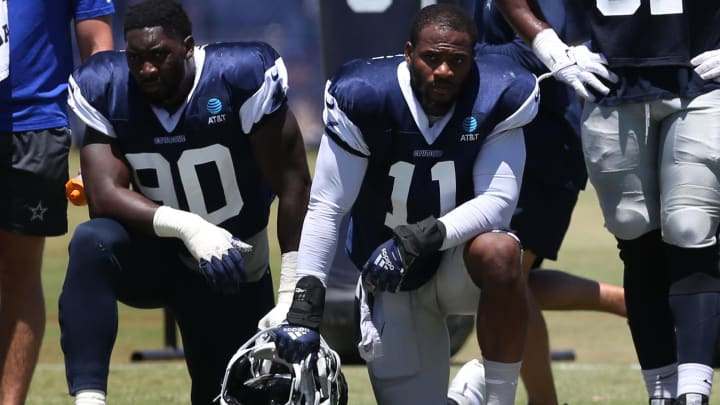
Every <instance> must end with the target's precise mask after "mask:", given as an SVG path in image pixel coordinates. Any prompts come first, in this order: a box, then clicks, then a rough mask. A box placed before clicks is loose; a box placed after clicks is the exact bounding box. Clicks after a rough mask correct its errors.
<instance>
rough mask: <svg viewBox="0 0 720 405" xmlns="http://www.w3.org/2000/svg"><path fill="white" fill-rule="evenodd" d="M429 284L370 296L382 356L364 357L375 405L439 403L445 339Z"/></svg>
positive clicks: (443, 378) (443, 391)
mask: <svg viewBox="0 0 720 405" xmlns="http://www.w3.org/2000/svg"><path fill="white" fill-rule="evenodd" d="M432 284H433V281H432V280H431V281H429V282H428V283H426V284H424V285H423V286H422V287H420V288H418V289H416V290H413V291H403V292H399V293H388V292H384V293H381V294H379V295H378V296H376V297H375V302H374V308H373V322H374V323H375V326H376V327H377V329H378V331H380V338H381V341H382V347H383V356H381V357H378V358H376V359H373V360H372V361H370V362H369V363H368V371H369V375H370V380H371V382H372V386H373V391H374V393H375V398H376V400H377V403H378V404H410V403H414V404H419V403H427V404H440V403H445V402H444V401H445V398H446V395H447V382H448V379H449V372H450V371H449V369H450V364H449V356H450V354H449V352H450V343H449V337H448V331H447V326H446V324H445V318H446V314H445V313H444V312H442V310H441V309H440V308H439V307H438V305H437V299H436V297H435V291H434V288H432Z"/></svg>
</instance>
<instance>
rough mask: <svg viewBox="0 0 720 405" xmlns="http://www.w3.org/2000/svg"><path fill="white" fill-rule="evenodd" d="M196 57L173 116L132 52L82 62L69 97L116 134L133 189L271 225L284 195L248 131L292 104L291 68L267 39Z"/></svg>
mask: <svg viewBox="0 0 720 405" xmlns="http://www.w3.org/2000/svg"><path fill="white" fill-rule="evenodd" d="M194 57H195V60H196V66H197V69H198V70H197V73H196V78H195V84H194V88H193V89H192V91H191V93H190V95H189V96H188V99H187V101H186V104H185V105H184V106H183V107H181V108H180V110H179V111H178V112H176V113H175V114H174V115H173V116H168V115H167V112H165V111H164V110H160V111H158V109H157V108H154V107H152V106H151V105H150V104H149V103H148V102H147V101H146V100H145V99H144V97H143V95H142V93H141V91H140V88H139V87H138V86H137V84H136V82H135V81H134V80H133V79H132V77H131V76H130V74H129V71H128V67H127V63H126V58H125V55H124V53H122V52H104V53H100V54H97V55H95V56H94V57H93V58H91V59H90V60H89V61H88V63H87V64H85V65H83V66H82V67H80V68H79V69H78V70H76V71H75V72H74V73H73V75H72V76H71V78H70V90H71V92H70V93H71V94H70V99H69V102H70V104H71V106H73V108H74V110H75V111H76V112H78V115H79V116H80V117H81V118H82V119H83V121H85V123H86V124H88V125H89V126H91V127H93V128H95V129H97V130H98V131H100V132H102V133H104V134H106V135H108V136H110V137H114V138H115V139H116V141H117V143H118V144H119V146H120V149H121V150H122V151H123V153H124V158H125V159H126V160H127V162H128V164H129V165H130V167H131V168H132V171H133V179H132V186H133V189H135V190H136V191H138V192H140V193H141V194H143V195H144V196H146V197H148V198H150V199H151V200H153V201H155V202H157V203H159V204H164V205H168V206H171V207H174V208H179V209H183V210H187V211H190V212H194V213H196V214H198V215H200V216H202V217H203V218H205V219H206V220H208V221H209V222H211V223H213V224H216V225H220V226H222V227H224V228H226V229H227V230H228V231H230V232H231V233H232V234H233V235H235V236H237V237H239V238H241V239H245V238H247V237H249V236H252V235H254V234H255V233H257V232H258V231H260V230H262V229H263V228H265V227H266V226H267V222H268V217H269V210H270V204H271V202H272V200H273V198H274V195H273V194H272V192H271V191H270V189H269V187H268V185H267V184H266V183H265V182H264V180H263V177H262V175H261V173H260V170H259V168H258V165H257V162H256V161H255V157H254V156H253V153H252V149H251V145H250V142H249V139H248V137H249V136H250V134H251V133H252V130H253V127H254V126H255V125H256V124H257V123H258V122H259V121H261V120H262V119H263V117H264V116H265V115H267V114H270V113H272V112H274V111H276V110H277V109H279V108H281V107H282V106H283V105H285V103H286V101H287V100H286V91H287V85H286V82H287V71H286V69H285V66H284V64H283V61H282V59H281V58H280V57H279V56H278V54H277V53H276V52H275V50H274V49H273V48H271V47H270V46H269V45H267V44H264V43H260V42H248V43H220V44H214V45H208V46H204V47H201V48H197V49H196V51H195V56H194Z"/></svg>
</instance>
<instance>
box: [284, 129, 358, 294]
mask: <svg viewBox="0 0 720 405" xmlns="http://www.w3.org/2000/svg"><path fill="white" fill-rule="evenodd" d="M366 170H367V159H365V158H363V157H360V156H358V155H354V154H352V153H350V152H348V151H347V150H345V149H343V148H341V147H340V146H339V145H338V144H337V143H335V142H334V141H333V140H331V139H330V138H329V137H328V136H327V135H324V136H323V137H322V139H321V141H320V148H319V150H318V156H317V161H316V164H315V174H314V176H313V184H312V189H311V190H310V203H309V205H308V210H307V214H306V215H305V221H304V222H303V227H302V233H301V236H300V249H299V250H298V265H297V277H298V279H300V278H302V277H304V276H308V275H310V276H315V277H317V278H319V279H320V281H322V282H323V284H326V279H327V273H328V272H329V271H330V268H331V266H332V264H333V259H334V257H335V249H336V247H337V243H338V237H339V235H338V230H339V229H340V225H341V222H342V219H343V217H344V216H345V214H346V213H348V212H349V211H350V209H351V208H352V206H353V203H354V202H355V199H356V198H357V196H358V194H359V193H360V187H361V186H362V182H363V178H364V176H365V171H366Z"/></svg>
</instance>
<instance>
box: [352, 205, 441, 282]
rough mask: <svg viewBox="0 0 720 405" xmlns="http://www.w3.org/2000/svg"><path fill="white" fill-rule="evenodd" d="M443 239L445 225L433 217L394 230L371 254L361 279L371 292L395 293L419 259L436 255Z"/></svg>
mask: <svg viewBox="0 0 720 405" xmlns="http://www.w3.org/2000/svg"><path fill="white" fill-rule="evenodd" d="M444 240H445V226H444V225H443V223H442V222H440V221H438V220H437V219H435V218H433V217H428V218H425V219H423V220H422V221H420V222H417V223H414V224H408V225H399V226H397V227H395V229H393V237H392V238H391V239H388V240H387V241H385V242H383V243H382V244H381V245H380V246H378V247H377V248H376V249H375V251H373V253H372V254H371V255H370V258H369V259H368V261H367V262H366V263H365V265H364V266H363V268H362V275H361V277H362V280H363V283H364V284H365V286H366V288H368V290H369V291H370V292H371V293H373V294H374V293H377V292H380V291H390V292H397V291H399V290H400V288H401V286H402V282H403V280H404V279H405V278H406V277H407V275H408V274H409V272H410V271H411V270H412V265H413V263H414V262H415V260H416V259H417V258H418V257H421V256H423V255H426V254H429V253H433V252H436V251H438V250H439V249H440V247H441V246H442V243H443V241H444Z"/></svg>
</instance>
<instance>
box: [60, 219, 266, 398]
mask: <svg viewBox="0 0 720 405" xmlns="http://www.w3.org/2000/svg"><path fill="white" fill-rule="evenodd" d="M181 245H182V242H180V241H179V240H178V239H174V238H167V239H166V238H162V239H161V238H156V237H150V236H143V235H140V236H137V235H132V236H131V235H130V234H129V233H128V231H127V230H126V229H125V228H124V227H123V226H122V225H120V224H119V223H118V222H116V221H114V220H111V219H105V218H98V219H92V220H90V221H88V222H85V223H83V224H80V225H79V226H78V227H77V228H76V230H75V233H74V234H73V237H72V240H71V242H70V248H69V251H70V262H69V264H68V270H67V274H66V277H65V284H64V286H63V290H62V293H61V295H60V308H59V321H60V330H61V345H62V349H63V352H64V353H65V369H66V375H67V380H68V387H69V390H70V393H71V394H75V393H76V392H77V391H78V390H81V389H100V390H103V391H105V392H107V379H108V369H109V364H110V354H111V352H112V349H113V345H114V343H115V337H116V336H117V328H118V306H117V301H120V302H123V303H125V304H127V305H130V306H133V307H139V308H161V307H164V306H167V307H169V308H170V309H172V311H173V312H174V314H175V316H176V318H177V322H178V325H179V329H180V334H181V336H182V341H183V349H184V351H185V358H186V362H187V366H188V369H189V373H190V377H191V378H192V394H191V396H192V403H193V404H195V405H198V404H211V403H212V400H213V398H215V397H216V396H217V395H218V394H219V393H220V385H221V383H222V377H223V375H224V372H225V366H226V365H227V362H228V361H229V360H230V357H231V356H232V355H233V354H234V353H235V351H236V350H237V349H238V348H239V347H240V345H242V344H243V343H244V342H245V341H246V340H247V339H249V338H250V337H251V336H252V335H253V334H254V333H255V332H256V331H257V322H258V320H259V319H260V318H261V317H262V316H263V315H265V314H266V313H267V312H268V311H269V310H270V309H271V308H272V306H273V289H272V280H271V277H270V272H269V271H268V273H267V274H266V275H265V276H264V277H263V278H262V279H261V280H260V281H258V282H256V283H247V284H245V285H243V288H242V291H241V292H239V293H237V294H234V295H225V296H223V295H220V294H219V293H215V292H214V291H213V290H212V289H210V288H209V287H208V284H207V283H206V282H205V279H204V278H203V276H202V275H201V274H200V273H198V272H194V271H192V270H190V269H188V267H187V266H185V265H183V264H182V263H181V261H180V259H179V256H178V251H179V247H181ZM109 395H112V393H109Z"/></svg>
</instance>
